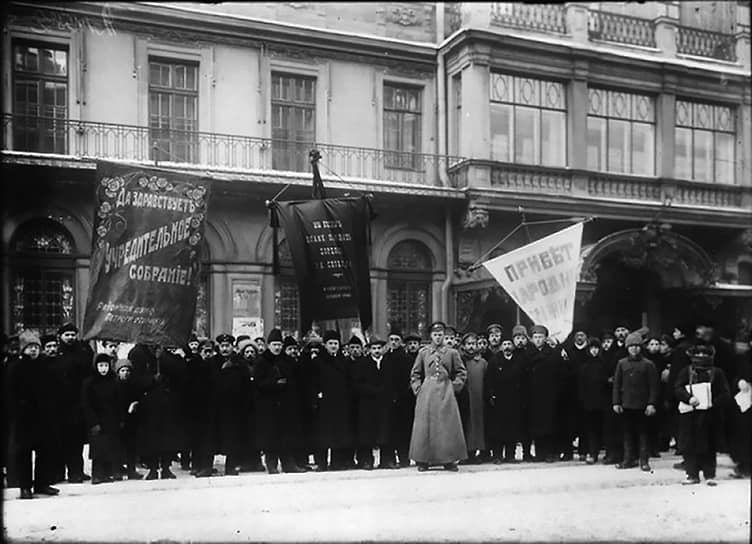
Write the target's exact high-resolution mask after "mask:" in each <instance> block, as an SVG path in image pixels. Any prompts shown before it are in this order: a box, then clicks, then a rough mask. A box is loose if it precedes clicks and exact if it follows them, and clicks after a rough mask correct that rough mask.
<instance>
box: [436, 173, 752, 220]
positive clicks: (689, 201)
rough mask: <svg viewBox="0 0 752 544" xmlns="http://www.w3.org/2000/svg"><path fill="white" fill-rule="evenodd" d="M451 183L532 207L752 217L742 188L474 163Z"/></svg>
mask: <svg viewBox="0 0 752 544" xmlns="http://www.w3.org/2000/svg"><path fill="white" fill-rule="evenodd" d="M449 177H450V179H451V180H452V182H453V185H454V186H455V187H457V188H460V189H461V188H468V189H473V190H480V191H485V190H489V189H490V190H491V192H494V193H502V194H508V195H512V194H513V195H515V198H529V199H530V200H531V201H541V199H542V197H546V196H548V197H554V198H553V199H552V200H551V201H552V202H556V203H557V204H558V203H561V202H564V201H565V200H568V201H569V202H570V203H572V202H576V201H579V202H578V203H577V205H576V207H577V208H578V209H580V207H581V206H582V204H583V203H585V202H587V203H588V207H589V208H590V207H592V208H595V209H597V207H598V206H599V205H602V204H604V203H607V204H608V205H609V206H611V205H614V204H615V205H622V206H625V207H626V208H629V207H633V208H639V204H640V203H642V204H652V205H654V206H655V205H662V204H664V203H667V202H670V205H671V206H672V207H674V208H682V209H684V210H687V209H690V210H691V208H698V209H700V210H698V211H699V213H701V214H702V215H701V216H702V217H706V218H707V217H710V215H709V214H708V209H713V210H715V211H716V212H718V213H720V212H721V211H723V212H730V213H732V214H741V216H743V217H746V218H747V219H746V220H747V221H749V219H750V218H751V216H752V213H751V211H750V210H752V187H742V186H738V185H721V184H713V183H701V182H695V181H687V180H676V179H664V178H643V177H638V176H630V175H619V174H610V173H603V172H589V171H580V170H570V169H567V168H549V167H543V166H528V165H521V164H512V163H502V162H494V161H486V160H476V159H471V160H465V161H463V162H461V163H459V164H455V165H453V166H451V167H450V168H449ZM557 197H558V198H557ZM570 199H575V200H570ZM636 204H638V206H635V205H636ZM544 205H545V204H544ZM588 211H592V210H588ZM695 213H697V212H695Z"/></svg>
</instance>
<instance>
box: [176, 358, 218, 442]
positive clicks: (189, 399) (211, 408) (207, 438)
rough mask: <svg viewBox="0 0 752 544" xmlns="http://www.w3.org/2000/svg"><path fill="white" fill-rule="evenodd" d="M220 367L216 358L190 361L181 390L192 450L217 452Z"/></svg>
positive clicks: (186, 366) (183, 411)
mask: <svg viewBox="0 0 752 544" xmlns="http://www.w3.org/2000/svg"><path fill="white" fill-rule="evenodd" d="M217 374H218V371H217V368H216V365H215V363H214V360H213V358H211V357H210V358H208V359H206V360H204V359H202V358H201V356H194V357H191V358H189V359H188V362H187V363H186V365H185V380H184V381H183V386H182V388H181V390H182V391H181V401H182V413H183V419H184V421H185V426H186V432H187V433H188V434H189V436H190V437H191V438H190V442H191V444H190V445H191V447H193V448H197V449H200V450H201V451H205V452H210V451H214V448H215V443H214V436H213V434H212V426H213V425H214V421H215V417H216V416H215V400H216V399H217V396H216V395H215V388H216V386H217Z"/></svg>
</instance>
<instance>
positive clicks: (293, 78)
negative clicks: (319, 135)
mask: <svg viewBox="0 0 752 544" xmlns="http://www.w3.org/2000/svg"><path fill="white" fill-rule="evenodd" d="M315 140H316V78H313V77H305V76H300V75H294V74H280V73H272V168H273V169H274V170H290V171H293V172H305V171H307V170H309V168H310V166H309V162H308V152H309V151H310V149H311V144H313V143H314V141H315Z"/></svg>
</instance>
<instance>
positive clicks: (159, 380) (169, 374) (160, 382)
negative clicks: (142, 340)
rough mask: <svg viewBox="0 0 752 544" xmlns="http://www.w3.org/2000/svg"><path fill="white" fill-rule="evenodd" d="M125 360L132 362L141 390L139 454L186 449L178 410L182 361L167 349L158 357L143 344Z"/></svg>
mask: <svg viewBox="0 0 752 544" xmlns="http://www.w3.org/2000/svg"><path fill="white" fill-rule="evenodd" d="M128 359H129V360H130V361H131V363H133V370H134V372H133V377H134V380H135V382H136V383H137V384H139V385H140V386H141V387H143V390H144V395H143V397H142V399H141V402H140V403H139V404H140V406H139V413H140V420H141V424H140V425H139V428H138V438H137V440H138V445H139V448H140V450H141V452H140V453H141V455H142V456H143V457H152V456H158V455H165V454H167V453H169V452H173V451H180V450H183V449H185V447H186V444H187V440H186V433H185V426H184V425H185V419H184V418H183V414H182V413H181V412H182V405H181V404H182V398H181V390H182V387H183V386H184V381H185V361H184V360H183V359H182V358H181V357H178V356H177V355H173V354H171V353H168V352H166V351H163V352H162V353H161V356H160V357H159V360H157V357H156V356H155V354H154V353H152V351H151V350H150V349H149V348H148V347H146V346H144V345H143V344H137V345H136V346H134V347H133V349H131V351H130V352H129V353H128Z"/></svg>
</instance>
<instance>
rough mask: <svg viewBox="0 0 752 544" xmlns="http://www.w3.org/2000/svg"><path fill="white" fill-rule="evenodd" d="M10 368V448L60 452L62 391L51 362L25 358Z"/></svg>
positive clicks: (42, 357) (9, 363)
mask: <svg viewBox="0 0 752 544" xmlns="http://www.w3.org/2000/svg"><path fill="white" fill-rule="evenodd" d="M7 364H8V368H7V382H6V383H5V386H6V390H5V395H6V396H7V404H6V406H7V407H8V408H9V414H8V415H9V416H10V418H9V444H10V446H11V448H12V449H13V450H26V449H35V448H40V449H47V450H52V451H57V450H58V448H59V446H60V443H61V438H62V436H61V428H60V422H61V417H62V414H61V413H60V393H61V391H60V386H59V383H58V382H57V374H56V372H55V369H54V368H53V367H52V366H51V364H50V360H49V359H48V358H47V357H45V356H44V355H40V356H39V357H37V358H36V359H31V358H29V357H28V356H26V355H22V356H21V357H19V358H18V359H13V360H11V361H9V362H8V363H7Z"/></svg>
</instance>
